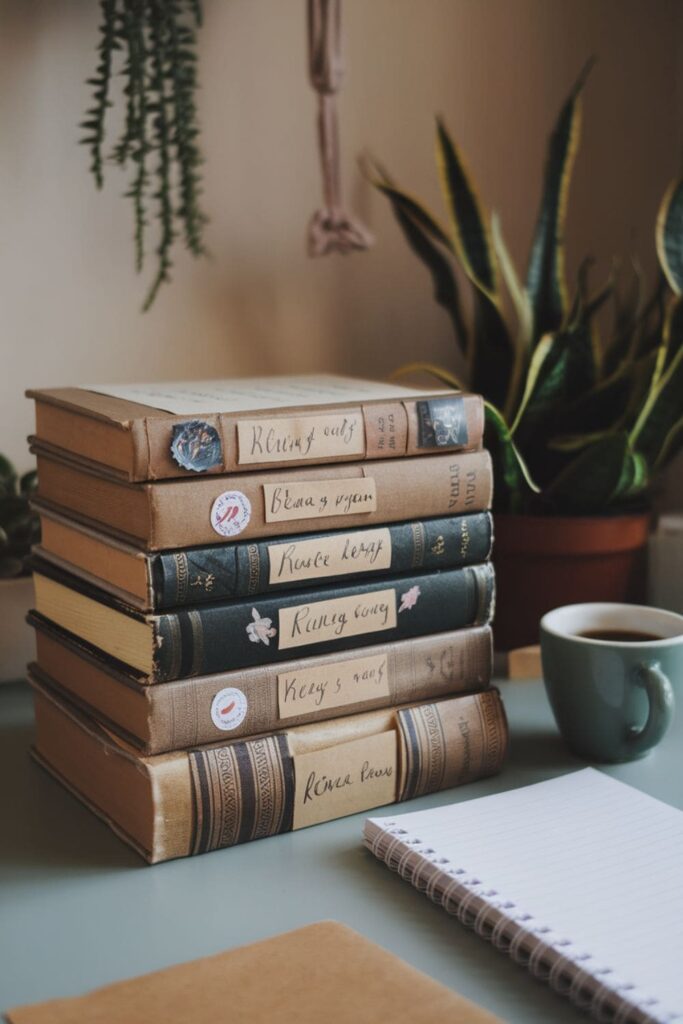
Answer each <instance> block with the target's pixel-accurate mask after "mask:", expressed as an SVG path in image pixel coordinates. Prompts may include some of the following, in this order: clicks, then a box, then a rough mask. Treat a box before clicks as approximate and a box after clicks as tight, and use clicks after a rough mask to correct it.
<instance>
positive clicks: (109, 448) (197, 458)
mask: <svg viewBox="0 0 683 1024" xmlns="http://www.w3.org/2000/svg"><path fill="white" fill-rule="evenodd" d="M27 395H28V396H29V397H30V398H34V399H35V402H36V437H37V439H38V440H40V441H41V442H43V443H45V444H48V445H50V446H52V447H53V448H54V449H56V450H57V451H61V452H62V453H69V454H71V456H72V457H78V458H80V459H83V460H85V461H86V462H88V463H90V464H92V465H93V466H96V467H100V469H104V470H106V471H108V472H110V473H112V474H114V475H116V476H118V477H120V478H121V479H123V480H130V481H134V480H138V481H139V480H158V479H166V478H169V477H182V476H187V475H190V476H196V475H197V473H233V472H244V471H246V470H254V469H262V468H263V467H264V466H270V467H271V468H273V467H282V466H296V465H306V464H309V465H311V464H312V465H321V464H323V463H328V462H341V461H346V462H358V461H362V460H364V459H378V458H395V457H397V456H402V455H424V454H428V453H429V452H434V451H438V450H450V451H456V450H474V449H476V448H479V447H480V446H481V441H482V434H483V429H484V412H483V403H482V400H481V398H480V396H478V395H469V394H458V393H455V392H453V391H448V392H444V391H426V392H425V391H416V390H414V389H410V388H405V387H399V386H397V385H394V384H381V383H377V382H374V381H365V380H356V379H354V378H351V377H337V376H333V375H322V376H309V377H305V376H304V377H271V378H260V379H253V380H232V381H230V380H222V381H221V380H216V381H191V382H188V383H168V384H156V385H155V384H139V385H135V384H133V385H114V386H110V387H107V386H95V387H92V388H55V389H51V390H45V391H35V390H34V391H27Z"/></svg>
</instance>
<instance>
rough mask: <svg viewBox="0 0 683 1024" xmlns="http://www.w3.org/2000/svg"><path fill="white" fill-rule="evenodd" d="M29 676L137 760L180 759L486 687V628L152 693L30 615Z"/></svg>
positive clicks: (96, 653) (116, 666) (212, 678)
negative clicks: (212, 747)
mask: <svg viewBox="0 0 683 1024" xmlns="http://www.w3.org/2000/svg"><path fill="white" fill-rule="evenodd" d="M29 619H30V622H31V624H32V625H33V626H34V628H35V631H36V634H35V635H36V656H37V664H35V665H33V666H30V671H31V673H32V675H33V676H35V677H36V678H38V680H42V681H43V682H45V683H46V684H47V685H49V686H50V687H51V688H53V689H56V690H58V691H60V692H62V693H64V694H65V695H66V696H67V697H68V698H70V699H71V700H73V701H74V703H76V704H78V705H79V706H80V707H82V708H84V709H85V710H87V711H88V713H90V714H92V715H94V716H95V717H96V718H98V719H99V720H100V721H102V722H104V723H105V724H106V726H107V727H108V728H109V729H111V730H113V731H114V732H115V733H116V734H117V735H119V736H121V737H122V738H124V739H126V740H128V741H129V742H131V743H132V744H134V745H135V746H136V747H137V748H138V749H139V750H140V752H141V753H144V754H158V753H163V752H164V751H168V750H183V749H186V748H188V747H193V746H199V745H200V744H203V743H214V742H216V741H217V740H220V739H237V738H241V737H246V736H254V735H256V734H258V733H262V732H271V731H272V730H274V729H278V728H282V727H289V726H294V725H303V724H305V723H306V722H313V721H321V720H324V719H326V718H330V717H336V716H343V715H352V714H357V713H358V712H360V711H369V710H371V709H374V708H380V707H395V706H396V705H398V704H408V703H414V702H416V701H424V700H434V699H437V698H440V697H448V696H452V695H454V694H457V693H472V692H475V691H478V690H484V689H486V688H487V687H488V686H489V680H490V676H491V660H492V650H491V648H492V644H491V629H490V627H489V626H480V627H475V628H472V629H459V630H456V631H455V632H451V633H438V634H433V635H429V636H425V637H418V638H416V639H413V640H401V641H397V642H394V643H388V644H381V645H379V646H376V645H373V646H370V647H364V648H363V649H362V650H352V651H347V652H346V653H344V654H327V655H319V656H318V657H312V658H302V659H297V660H293V661H285V662H282V663H280V664H278V665H264V666H263V667H259V668H252V669H243V670H233V671H228V672H223V673H221V674H219V675H213V676H195V677H193V678H192V679H190V680H178V681H177V682H167V683H162V684H160V685H154V686H150V685H147V681H146V680H145V679H144V678H141V677H139V676H132V675H131V674H130V672H129V671H127V670H126V666H125V665H122V664H121V663H119V662H115V661H113V660H112V659H111V658H106V657H105V656H103V655H102V653H101V652H100V651H99V650H98V649H97V648H94V647H92V646H90V645H87V644H84V643H83V642H82V641H78V640H76V638H75V637H72V636H70V635H69V634H68V633H65V632H63V631H62V630H60V629H58V628H57V627H55V626H52V625H51V624H50V623H49V622H48V621H47V620H45V619H42V618H40V616H37V615H35V614H34V613H31V615H30V616H29Z"/></svg>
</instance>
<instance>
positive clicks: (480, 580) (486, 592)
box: [468, 562, 496, 624]
mask: <svg viewBox="0 0 683 1024" xmlns="http://www.w3.org/2000/svg"><path fill="white" fill-rule="evenodd" d="M468 571H469V572H471V573H472V576H473V577H474V593H475V596H476V600H477V610H476V617H475V619H474V622H475V624H479V623H481V622H488V621H489V620H490V619H491V618H492V617H493V612H494V606H495V594H496V583H495V576H494V573H493V566H492V565H491V563H490V562H485V563H484V564H483V565H473V566H470V568H469V570H468Z"/></svg>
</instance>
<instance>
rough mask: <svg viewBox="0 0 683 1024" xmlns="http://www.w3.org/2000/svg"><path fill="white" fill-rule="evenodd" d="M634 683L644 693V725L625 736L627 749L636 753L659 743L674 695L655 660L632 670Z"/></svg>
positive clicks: (668, 723)
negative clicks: (645, 713)
mask: <svg viewBox="0 0 683 1024" xmlns="http://www.w3.org/2000/svg"><path fill="white" fill-rule="evenodd" d="M636 681H637V683H638V685H639V686H642V687H643V689H644V690H645V692H646V694H647V699H648V705H649V709H648V714H647V721H646V723H645V725H644V726H643V727H642V729H638V728H637V727H636V726H633V727H632V728H631V729H630V730H629V733H628V744H629V749H630V750H631V751H632V753H634V754H639V753H644V752H645V751H646V750H649V749H650V747H654V746H655V745H656V744H657V743H659V741H660V740H661V738H662V736H663V735H664V733H665V732H666V730H667V729H668V728H669V726H670V725H671V720H672V719H673V714H674V692H673V689H672V686H671V683H670V682H669V679H668V677H667V676H665V675H664V673H663V672H662V669H661V666H660V664H659V662H658V661H641V662H640V664H639V665H638V667H637V669H636Z"/></svg>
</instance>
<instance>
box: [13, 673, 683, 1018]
mask: <svg viewBox="0 0 683 1024" xmlns="http://www.w3.org/2000/svg"><path fill="white" fill-rule="evenodd" d="M501 688H502V690H503V693H504V696H505V702H506V706H507V709H508V714H509V718H510V725H511V730H512V750H511V755H510V759H509V761H508V764H507V766H506V768H505V770H504V771H503V773H502V774H501V775H500V776H498V777H497V778H495V779H490V780H487V781H485V782H482V783H478V784H476V785H473V786H469V787H465V788H463V789H460V790H457V789H456V790H451V791H450V792H447V793H437V794H434V795H433V796H430V797H426V798H424V799H422V800H416V801H413V802H412V803H411V804H406V805H404V806H405V809H406V810H407V809H408V808H410V809H411V810H412V809H419V808H422V807H429V806H434V805H436V804H439V803H445V802H448V801H453V800H465V799H468V798H469V797H473V796H481V795H484V794H485V793H491V792H496V791H499V790H504V789H510V788H513V787H515V786H520V785H524V784H526V783H531V782H537V781H540V780H542V779H545V778H549V777H551V776H554V775H560V774H562V773H564V772H567V771H570V770H572V769H574V768H578V767H581V766H582V762H579V761H578V760H576V759H575V758H573V757H572V756H571V755H570V754H569V753H568V752H567V751H566V749H565V748H564V746H563V744H562V742H561V740H560V739H559V737H558V735H557V732H556V729H555V726H554V723H553V721H552V719H551V716H550V711H549V708H548V705H547V703H546V699H545V694H544V692H543V689H542V687H541V685H540V684H539V683H537V682H516V683H508V682H505V683H503V684H501ZM681 699H683V695H682V694H681V693H680V691H679V704H680V701H681ZM682 738H683V713H679V716H678V720H677V722H676V723H675V724H674V727H673V729H672V731H671V732H670V733H669V735H668V736H667V738H666V740H665V741H664V742H663V743H662V744H661V746H660V747H659V748H658V749H657V750H656V751H655V753H654V754H652V755H651V756H650V757H649V758H647V759H645V760H643V761H638V762H634V763H632V764H628V765H620V766H618V767H615V768H609V769H607V770H608V771H609V774H611V775H614V776H616V777H618V778H620V779H622V780H623V781H625V782H628V783H631V784H632V785H634V786H637V787H638V788H640V789H642V790H644V791H645V792H648V793H651V794H653V795H654V796H657V797H660V798H661V799H663V800H666V801H668V802H669V803H672V804H676V805H677V806H683V757H682V744H681V741H682ZM30 741H31V705H30V697H29V692H28V690H27V688H25V687H24V686H23V685H17V686H12V687H0V1011H1V1010H4V1009H7V1008H9V1007H10V1006H12V1005H16V1004H18V1003H24V1002H30V1001H35V1000H39V999H45V998H48V997H51V996H59V995H75V994H77V993H80V992H82V991H84V990H86V989H88V988H93V987H95V986H97V985H102V984H104V983H106V982H110V981H114V980H117V979H120V978H125V977H130V976H131V975H134V974H140V973H143V972H145V971H150V970H154V969H155V968H159V967H164V966H167V965H169V964H172V963H177V962H180V961H182V960H190V959H192V958H195V957H199V956H204V955H208V954H210V953H215V952H217V951H219V950H222V949H228V948H230V947H232V946H236V945H240V944H242V943H245V942H251V941H253V940H255V939H260V938H264V937H266V936H268V935H273V934H275V933H277V932H281V931H285V930H286V929H289V928H295V927H297V926H298V925H303V924H306V923H308V922H311V921H315V920H320V919H322V918H335V919H336V920H338V921H344V922H346V923H347V924H349V925H351V926H352V927H353V928H356V929H357V930H358V931H360V932H362V933H363V934H364V935H366V936H368V937H369V938H371V939H374V940H375V941H376V942H378V943H380V945H382V946H385V947H386V948H387V949H390V950H393V952H395V953H397V954H398V955H399V956H401V957H403V958H404V959H405V960H407V961H409V962H410V963H412V964H414V965H415V966H416V967H419V968H421V969H422V970H423V971H426V972H427V974H431V975H432V977H434V978H438V979H439V980H440V981H442V982H444V983H445V984H447V985H450V986H452V987H454V988H456V989H458V991H460V992H461V993H463V994H464V995H466V996H468V997H469V998H471V999H473V1000H475V1001H476V1002H479V1003H481V1004H482V1005H483V1006H486V1007H488V1008H489V1009H490V1010H492V1011H494V1012H495V1013H497V1014H499V1015H500V1016H501V1017H503V1018H505V1019H507V1020H508V1021H511V1022H518V1024H535V1022H538V1024H540V1022H543V1024H548V1022H549V1021H553V1022H555V1024H564V1022H566V1024H569V1022H577V1021H581V1020H584V1019H585V1018H584V1017H583V1016H582V1015H581V1014H580V1013H579V1012H578V1011H576V1010H574V1009H573V1008H572V1007H571V1006H570V1005H569V1004H567V1003H565V1002H564V1001H563V1000H561V999H560V998H559V997H558V996H555V995H554V994H553V993H552V992H550V991H549V990H548V989H546V988H544V987H543V986H542V985H541V984H540V983H539V982H536V981H534V980H533V979H532V978H531V977H530V976H529V975H527V974H526V972H524V971H523V970H522V969H521V968H519V967H516V966H515V965H514V964H513V963H512V962H511V961H509V960H508V959H507V958H506V957H504V956H503V955H502V954H501V953H498V952H497V951H496V950H494V949H492V948H491V947H490V946H488V945H487V944H486V943H484V942H483V941H482V940H481V939H478V938H477V937H476V936H474V935H472V934H471V933H469V932H467V931H466V930H465V929H464V928H462V927H461V926H460V925H458V924H457V922H455V921H453V920H452V919H451V918H449V917H448V916H447V915H446V914H445V913H444V912H443V911H442V910H440V909H439V908H437V907H435V906H433V905H432V904H431V903H430V902H429V901H428V900H427V899H426V898H425V897H424V896H422V895H421V894H419V893H417V892H416V891H415V890H413V889H412V888H411V887H410V886H409V885H407V884H406V883H405V882H403V881H401V880H400V879H399V878H397V877H396V876H395V875H393V874H392V873H391V872H390V871H388V870H387V869H386V868H385V867H383V866H382V865H381V864H380V863H379V862H377V861H375V860H374V858H372V857H371V856H370V854H368V853H366V852H365V851H364V850H363V849H362V847H361V845H360V835H361V827H362V822H363V819H364V817H365V816H366V815H356V816H355V817H352V818H345V819H343V820H341V821H335V822H330V823H329V824H326V825H319V826H317V827H316V828H311V829H306V830H304V831H302V832H297V833H292V834H290V835H284V836H277V837H275V838H273V839H265V840H262V841H260V842H256V843H250V844H247V845H245V846H241V847H236V848H234V849H232V850H221V851H218V852H216V853H211V854H208V855H206V856H204V857H199V858H195V859H188V860H182V861H172V862H170V863H168V864H160V865H157V866H156V867H153V868H150V867H147V866H146V865H145V864H143V862H142V861H140V860H139V858H138V857H137V856H136V855H135V854H134V853H133V852H132V851H130V850H128V848H127V847H126V846H124V845H123V843H121V842H120V841H119V840H118V839H117V838H116V837H115V836H114V835H113V834H112V833H111V832H109V830H108V829H107V828H106V827H105V826H104V825H103V824H101V823H100V822H99V821H98V820H97V819H96V818H95V817H94V816H93V815H92V814H90V813H89V812H88V811H86V810H85V809H84V808H83V807H82V806H81V805H80V804H79V803H78V802H77V801H76V800H75V799H74V798H73V797H71V796H70V795H69V794H68V793H66V792H65V791H64V790H62V789H61V787H60V786H58V785H57V783H55V782H53V781H52V779H50V778H49V777H48V776H47V775H46V774H44V773H43V772H42V771H41V770H40V769H39V768H38V767H37V766H36V765H35V764H33V763H32V762H30V761H29V758H28V754H27V751H28V747H29V744H30ZM373 813H375V812H373ZM535 855H536V856H537V858H538V864H539V869H540V868H541V867H542V865H543V850H541V849H539V850H538V851H536V854H535Z"/></svg>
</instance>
